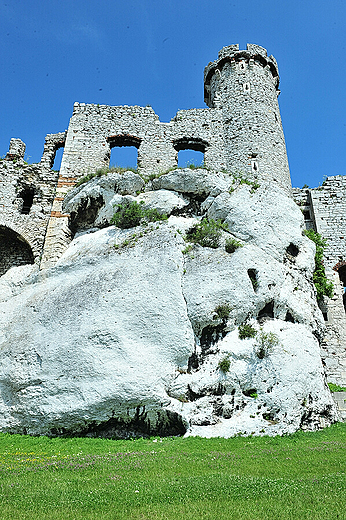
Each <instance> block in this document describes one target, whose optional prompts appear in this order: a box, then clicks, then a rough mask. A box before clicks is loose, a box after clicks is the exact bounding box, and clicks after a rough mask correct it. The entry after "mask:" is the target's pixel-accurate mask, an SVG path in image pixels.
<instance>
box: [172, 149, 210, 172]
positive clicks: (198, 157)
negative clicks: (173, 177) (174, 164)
mask: <svg viewBox="0 0 346 520" xmlns="http://www.w3.org/2000/svg"><path fill="white" fill-rule="evenodd" d="M203 165H204V153H203V152H197V151H196V150H190V149H188V150H179V152H178V167H179V168H188V167H191V166H192V167H194V166H196V167H197V166H203Z"/></svg>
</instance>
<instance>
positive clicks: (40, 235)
mask: <svg viewBox="0 0 346 520" xmlns="http://www.w3.org/2000/svg"><path fill="white" fill-rule="evenodd" d="M13 141H14V140H11V146H10V151H9V153H8V154H7V156H6V159H2V160H1V161H0V245H1V247H0V251H1V253H0V254H1V256H0V273H1V274H3V273H4V272H5V271H6V270H7V269H8V268H9V267H12V266H14V265H22V264H23V263H32V262H36V263H39V262H40V258H41V255H42V251H43V246H44V241H45V237H46V231H47V225H48V221H49V218H50V214H51V206H52V203H53V199H54V196H55V189H56V182H57V177H58V173H57V172H53V171H52V170H50V169H48V168H46V167H44V166H42V165H39V164H26V163H25V161H24V160H23V158H22V157H23V155H24V150H25V145H24V143H22V145H23V146H20V147H19V146H18V147H17V150H19V153H16V154H15V153H14V152H13V150H14V147H13ZM15 141H20V140H15ZM20 143H21V141H20ZM20 143H19V144H20ZM15 144H18V143H15Z"/></svg>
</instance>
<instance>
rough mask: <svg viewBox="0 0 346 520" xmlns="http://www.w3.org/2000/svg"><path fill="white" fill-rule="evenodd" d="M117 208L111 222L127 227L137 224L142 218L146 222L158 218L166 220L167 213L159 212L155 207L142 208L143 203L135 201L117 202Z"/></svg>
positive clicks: (154, 220)
mask: <svg viewBox="0 0 346 520" xmlns="http://www.w3.org/2000/svg"><path fill="white" fill-rule="evenodd" d="M117 207H118V210H117V211H116V213H114V215H113V217H112V219H111V224H114V225H115V226H117V227H119V228H122V229H128V228H131V227H135V226H139V224H140V223H141V221H142V220H145V221H146V222H157V221H159V220H167V218H168V217H167V215H165V214H163V215H161V213H159V212H158V211H157V209H144V208H143V203H141V204H138V202H136V201H132V202H124V203H122V204H118V206H117Z"/></svg>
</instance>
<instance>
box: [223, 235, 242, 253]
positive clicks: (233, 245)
mask: <svg viewBox="0 0 346 520" xmlns="http://www.w3.org/2000/svg"><path fill="white" fill-rule="evenodd" d="M239 247H243V244H242V243H241V242H239V241H238V240H235V238H226V242H225V250H226V252H227V253H234V251H235V250H236V249H238V248H239Z"/></svg>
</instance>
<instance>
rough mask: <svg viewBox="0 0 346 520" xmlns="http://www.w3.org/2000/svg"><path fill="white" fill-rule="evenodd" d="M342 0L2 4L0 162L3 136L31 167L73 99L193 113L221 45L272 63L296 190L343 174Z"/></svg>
mask: <svg viewBox="0 0 346 520" xmlns="http://www.w3.org/2000/svg"><path fill="white" fill-rule="evenodd" d="M345 27H346V2H345V0H330V1H329V2H325V1H323V2H322V1H320V0H314V1H312V0H301V1H298V0H294V1H293V0H292V1H291V0H289V1H285V0H275V1H274V0H263V1H258V0H257V1H254V0H242V1H239V0H238V1H235V0H230V1H226V0H214V1H211V0H175V1H172V0H141V1H139V0H127V1H122V0H98V1H90V0H83V1H81V0H69V1H66V0H59V1H57V0H48V1H47V0H45V1H43V0H34V1H32V0H0V42H1V43H0V61H1V63H0V70H1V81H0V103H1V108H0V114H1V124H0V156H2V155H4V154H6V152H7V150H8V145H9V140H10V138H11V137H20V138H21V139H22V140H23V141H24V142H25V143H26V145H27V149H26V150H27V156H28V158H29V162H37V161H39V160H40V157H41V154H42V150H43V143H44V137H45V135H46V134H47V133H55V132H60V131H64V130H65V129H66V128H67V126H68V121H69V118H70V117H71V114H72V107H73V103H74V102H75V101H79V102H86V103H100V104H108V105H123V104H127V105H142V106H145V105H147V104H148V105H151V106H152V107H153V108H154V110H155V111H156V113H157V114H158V115H159V117H160V119H161V121H169V120H170V119H171V118H172V117H173V116H174V114H175V113H176V111H177V110H178V109H188V108H194V107H196V108H202V107H205V105H204V102H203V70H204V67H205V66H206V65H207V63H208V62H209V61H213V60H215V59H216V58H217V53H218V51H219V50H220V49H221V48H222V47H224V46H225V45H230V44H232V43H239V44H240V47H241V48H245V46H246V43H257V44H259V45H262V46H263V47H266V48H267V50H268V53H269V54H273V55H274V56H275V57H276V59H277V61H278V64H279V70H280V76H281V95H280V97H279V102H280V108H281V115H282V120H283V126H284V132H285V137H286V145H287V150H288V158H289V163H290V169H291V176H292V183H293V185H294V186H302V185H303V184H305V183H306V184H308V185H310V186H317V185H318V184H319V183H321V182H322V181H323V176H325V175H337V174H341V175H345V174H346V161H345V150H346V139H345V137H346V108H345V89H346V49H345V47H346V44H345V33H346V29H345Z"/></svg>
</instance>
